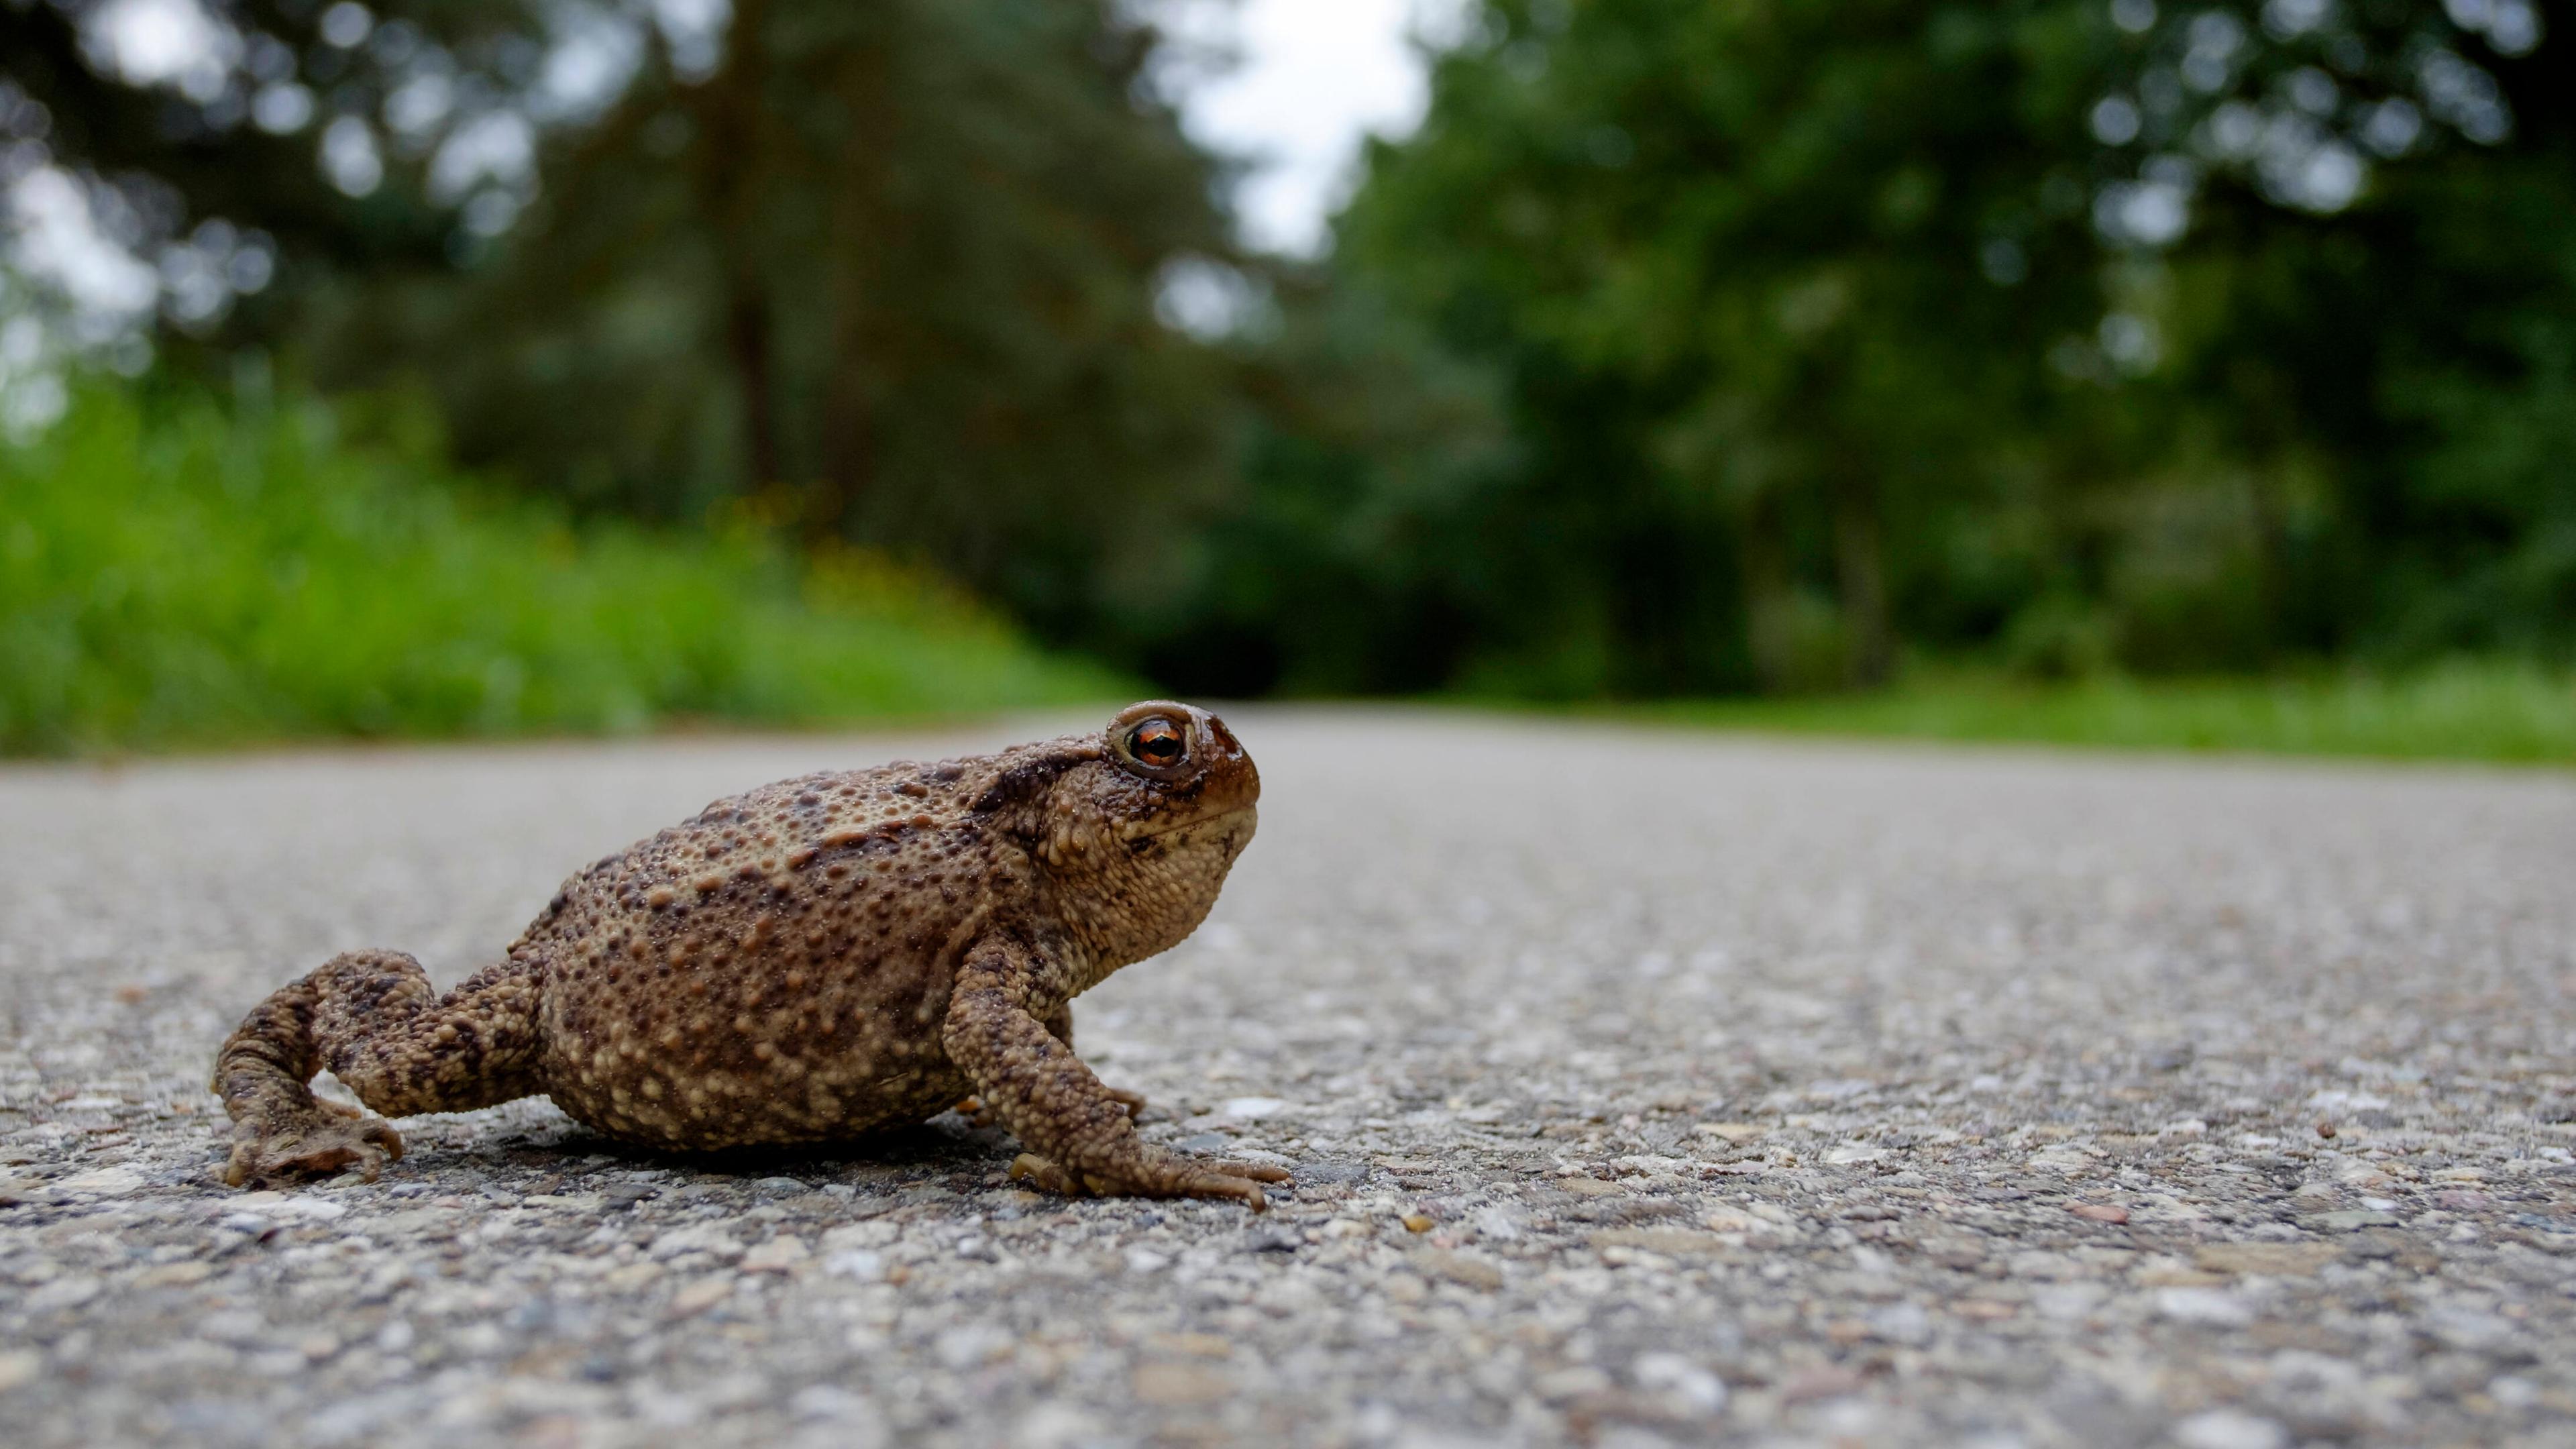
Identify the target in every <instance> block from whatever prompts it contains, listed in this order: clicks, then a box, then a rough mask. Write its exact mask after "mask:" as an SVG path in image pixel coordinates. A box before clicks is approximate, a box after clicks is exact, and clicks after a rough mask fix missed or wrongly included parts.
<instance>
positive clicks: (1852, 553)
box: [1834, 473, 1896, 689]
mask: <svg viewBox="0 0 2576 1449" xmlns="http://www.w3.org/2000/svg"><path fill="white" fill-rule="evenodd" d="M1878 513H1879V510H1878V490H1877V489H1876V488H1875V487H1873V486H1871V484H1870V482H1869V480H1868V478H1867V477H1866V476H1864V475H1862V474H1859V473H1850V474H1846V475H1845V476H1844V477H1843V478H1842V479H1841V480H1840V481H1839V482H1838V483H1837V484H1836V486H1835V488H1834V571H1835V574H1836V576H1837V578H1838V581H1839V582H1840V583H1841V585H1842V604H1843V629H1844V632H1845V634H1846V635H1847V637H1848V638H1849V639H1850V641H1851V656H1850V659H1849V661H1848V669H1849V676H1850V679H1851V683H1852V685H1853V687H1854V688H1857V689H1875V688H1877V687H1878V686H1880V685H1882V684H1885V683H1886V682H1887V680H1888V677H1889V676H1890V675H1891V674H1893V673H1894V672H1895V667H1896V641H1895V636H1894V630H1893V628H1892V627H1891V626H1890V623H1889V621H1888V616H1887V542H1886V539H1885V537H1884V531H1883V530H1882V529H1881V528H1880V526H1879V516H1878Z"/></svg>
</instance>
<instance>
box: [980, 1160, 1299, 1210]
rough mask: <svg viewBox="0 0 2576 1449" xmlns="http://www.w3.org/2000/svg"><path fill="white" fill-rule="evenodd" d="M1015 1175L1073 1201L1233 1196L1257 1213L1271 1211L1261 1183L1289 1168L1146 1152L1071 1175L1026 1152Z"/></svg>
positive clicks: (1014, 1165)
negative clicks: (1083, 1198)
mask: <svg viewBox="0 0 2576 1449" xmlns="http://www.w3.org/2000/svg"><path fill="white" fill-rule="evenodd" d="M1011 1176H1012V1177H1013V1178H1023V1179H1026V1180H1028V1181H1030V1182H1034V1183H1036V1184H1037V1185H1038V1186H1040V1187H1042V1188H1045V1189H1047V1190H1048V1191H1049V1192H1060V1193H1064V1194H1067V1195H1068V1196H1074V1197H1080V1196H1083V1195H1086V1194H1092V1193H1097V1194H1100V1195H1102V1196H1113V1195H1116V1196H1128V1197H1208V1198H1228V1199H1232V1200H1233V1201H1236V1202H1240V1203H1242V1204H1244V1205H1245V1206H1247V1207H1249V1208H1251V1209H1252V1210H1253V1211H1254V1212H1267V1211H1269V1209H1270V1200H1269V1199H1268V1198H1267V1197H1265V1196H1263V1195H1262V1191H1261V1184H1263V1183H1265V1182H1286V1181H1287V1180H1288V1176H1289V1174H1288V1172H1287V1170H1286V1169H1284V1168H1278V1167H1267V1166H1264V1165H1262V1164H1261V1163H1258V1162H1229V1161H1225V1160H1222V1159H1211V1158H1197V1157H1183V1156H1180V1155H1179V1154H1177V1153H1170V1152H1161V1151H1156V1150H1153V1149H1147V1150H1146V1151H1144V1152H1143V1153H1141V1154H1139V1155H1138V1156H1137V1158H1136V1159H1135V1160H1134V1161H1133V1162H1131V1163H1126V1164H1121V1165H1119V1166H1116V1167H1095V1168H1091V1169H1088V1170H1085V1171H1080V1172H1074V1171H1068V1170H1066V1169H1065V1168H1064V1167H1062V1166H1060V1165H1058V1164H1057V1163H1055V1162H1053V1161H1051V1160H1049V1159H1047V1158H1044V1157H1040V1156H1039V1155H1038V1154H1036V1153H1034V1152H1023V1153H1021V1154H1020V1155H1019V1156H1018V1157H1016V1158H1014V1159H1012V1162H1011Z"/></svg>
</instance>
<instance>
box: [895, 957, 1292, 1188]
mask: <svg viewBox="0 0 2576 1449" xmlns="http://www.w3.org/2000/svg"><path fill="white" fill-rule="evenodd" d="M1046 964H1047V963H1046V962H1045V961H1044V960H1043V958H1042V957H1040V956H1039V954H1038V953H1037V951H1036V949H1035V948H1033V947H1031V946H1030V945H1029V944H1028V943H1026V942H1024V941H1020V940H1016V939H1013V938H1011V937H1010V936H1007V935H1003V934H995V935H991V936H987V937H985V938H984V939H983V940H981V941H978V942H977V943H976V944H975V945H974V947H973V948H971V949H970V950H968V951H967V953H966V959H965V960H964V961H962V962H960V963H959V965H958V968H957V984H956V987H955V989H954V990H953V991H952V992H951V993H950V995H949V998H948V1022H947V1026H946V1028H945V1030H944V1033H943V1041H944V1044H945V1045H946V1047H947V1048H948V1059H949V1061H950V1062H952V1063H954V1064H955V1065H956V1067H957V1069H958V1070H959V1071H962V1072H964V1073H965V1074H966V1079H967V1080H968V1081H970V1082H972V1083H974V1084H975V1091H976V1094H977V1095H978V1096H980V1097H981V1098H982V1099H983V1103H984V1106H985V1108H986V1109H987V1110H989V1111H990V1112H991V1113H992V1114H993V1115H994V1116H996V1117H998V1118H1000V1119H1001V1122H1002V1125H1003V1126H1004V1127H1007V1128H1009V1129H1010V1130H1011V1134H1012V1135H1013V1136H1015V1137H1017V1138H1019V1139H1020V1141H1021V1143H1022V1144H1023V1145H1025V1146H1026V1147H1028V1148H1029V1150H1030V1155H1031V1156H1032V1157H1034V1158H1035V1159H1036V1160H1035V1161H1034V1162H1031V1161H1030V1159H1029V1158H1028V1157H1024V1158H1022V1159H1021V1162H1020V1163H1018V1164H1015V1169H1016V1170H1018V1171H1020V1172H1022V1173H1025V1174H1026V1175H1029V1176H1032V1177H1035V1178H1036V1179H1037V1180H1038V1181H1039V1182H1040V1183H1041V1184H1042V1185H1044V1186H1047V1187H1052V1188H1054V1189H1056V1190H1057V1191H1059V1192H1095V1193H1102V1194H1111V1195H1118V1194H1127V1195H1133V1196H1137V1197H1226V1198H1235V1199H1238V1200H1240V1201H1242V1202H1245V1203H1248V1204H1250V1205H1251V1206H1252V1209H1253V1210H1254V1211H1255V1212H1259V1211H1261V1210H1262V1209H1264V1208H1267V1207H1268V1206H1269V1203H1268V1201H1267V1200H1265V1199H1264V1198H1263V1197H1262V1195H1261V1184H1262V1183H1265V1182H1285V1181H1287V1180H1288V1174H1287V1173H1285V1172H1283V1171H1281V1170H1280V1169H1278V1168H1275V1167H1261V1166H1257V1165H1254V1164H1252V1163H1244V1162H1214V1161H1208V1160H1205V1159H1201V1158H1192V1157H1183V1156H1181V1155H1180V1154H1178V1153H1174V1152H1167V1151H1164V1150H1163V1149H1162V1148H1159V1147H1154V1146H1150V1145H1148V1144H1147V1143H1146V1142H1144V1141H1143V1140H1142V1139H1140V1138H1138V1137H1137V1135H1136V1125H1135V1122H1134V1120H1133V1119H1132V1118H1131V1117H1130V1116H1129V1113H1128V1109H1127V1105H1126V1103H1124V1102H1122V1101H1120V1100H1119V1097H1118V1094H1116V1093H1113V1092H1111V1091H1110V1090H1109V1089H1108V1088H1107V1087H1104V1086H1102V1085H1101V1084H1100V1079H1099V1078H1098V1077H1095V1076H1093V1075H1092V1074H1091V1069H1090V1068H1089V1067H1086V1066H1084V1065H1083V1064H1082V1059H1081V1058H1080V1057H1077V1056H1075V1055H1074V1054H1073V1049H1072V1048H1071V1047H1069V1046H1067V1045H1065V1044H1064V1042H1062V1041H1061V1040H1059V1039H1058V1038H1057V1037H1056V1035H1055V1033H1053V1032H1051V1031H1049V1030H1048V1029H1047V1027H1046V1025H1045V1023H1043V1022H1042V1021H1040V1020H1039V1019H1038V1017H1037V1016H1035V1015H1033V1014H1031V1012H1030V1009H1029V1008H1030V1005H1031V1004H1032V1002H1033V1001H1035V1000H1036V999H1037V997H1038V993H1037V992H1036V990H1035V986H1036V982H1037V978H1038V975H1039V973H1040V971H1041V970H1042V969H1044V967H1045V966H1046Z"/></svg>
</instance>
